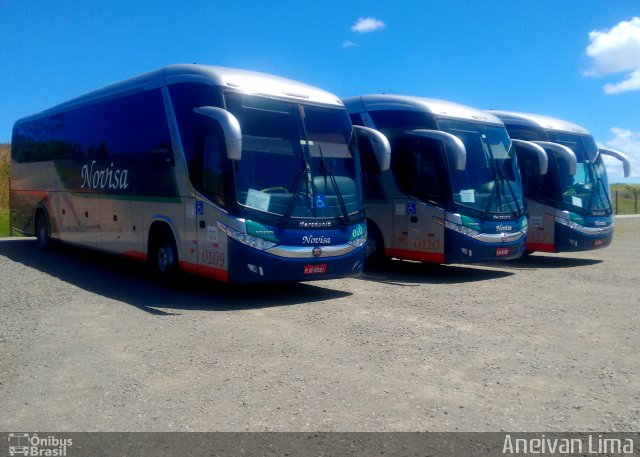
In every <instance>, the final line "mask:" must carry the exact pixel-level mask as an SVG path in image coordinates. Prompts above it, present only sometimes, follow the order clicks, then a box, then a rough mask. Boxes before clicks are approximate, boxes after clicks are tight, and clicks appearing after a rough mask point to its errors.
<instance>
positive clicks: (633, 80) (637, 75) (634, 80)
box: [604, 68, 640, 95]
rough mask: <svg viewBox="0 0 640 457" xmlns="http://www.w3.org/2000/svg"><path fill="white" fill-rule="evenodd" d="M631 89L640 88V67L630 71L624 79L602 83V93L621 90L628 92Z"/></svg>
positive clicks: (620, 91)
mask: <svg viewBox="0 0 640 457" xmlns="http://www.w3.org/2000/svg"><path fill="white" fill-rule="evenodd" d="M633 90H640V68H639V69H638V70H636V71H634V72H633V73H631V74H630V75H629V77H628V78H627V79H625V80H624V81H620V82H619V83H615V84H605V85H604V93H605V94H609V95H615V94H621V93H622V92H630V91H633Z"/></svg>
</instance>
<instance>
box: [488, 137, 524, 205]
mask: <svg viewBox="0 0 640 457" xmlns="http://www.w3.org/2000/svg"><path fill="white" fill-rule="evenodd" d="M511 147H513V145H511ZM491 155H492V157H491V161H492V162H493V169H494V170H495V173H496V176H497V181H498V182H500V184H501V186H500V187H501V188H500V192H499V195H498V198H500V199H502V198H503V196H504V194H505V185H504V184H505V181H506V183H507V185H506V187H507V188H508V189H509V193H510V194H511V196H512V197H513V202H514V203H515V207H516V211H511V212H512V213H514V215H518V214H523V213H524V211H523V208H522V207H521V206H520V203H519V202H518V196H517V195H516V194H515V192H514V191H513V187H511V181H510V180H509V179H507V177H506V176H505V175H504V173H503V172H502V164H501V165H500V166H498V163H497V160H496V159H494V158H493V153H492V154H491ZM491 195H492V197H493V192H492V194H491ZM500 206H502V204H500Z"/></svg>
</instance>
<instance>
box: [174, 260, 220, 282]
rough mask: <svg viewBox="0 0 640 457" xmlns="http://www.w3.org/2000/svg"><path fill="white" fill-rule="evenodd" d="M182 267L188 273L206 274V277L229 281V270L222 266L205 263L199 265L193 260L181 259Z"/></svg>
mask: <svg viewBox="0 0 640 457" xmlns="http://www.w3.org/2000/svg"><path fill="white" fill-rule="evenodd" d="M180 269H181V270H182V271H186V272H188V273H193V274H196V275H200V276H204V277H206V278H212V279H216V280H218V281H224V282H229V271H228V270H222V269H220V268H213V267H207V266H204V265H197V264H195V263H191V262H185V261H184V260H181V261H180Z"/></svg>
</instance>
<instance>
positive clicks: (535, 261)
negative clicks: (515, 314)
mask: <svg viewBox="0 0 640 457" xmlns="http://www.w3.org/2000/svg"><path fill="white" fill-rule="evenodd" d="M598 263H602V260H600V259H582V258H577V257H564V256H563V254H550V255H547V254H531V255H526V256H524V257H521V258H519V259H516V260H509V261H506V262H495V263H491V264H488V265H491V266H495V267H499V268H505V269H508V270H510V269H513V270H535V269H538V268H575V267H588V266H589V265H596V264H598Z"/></svg>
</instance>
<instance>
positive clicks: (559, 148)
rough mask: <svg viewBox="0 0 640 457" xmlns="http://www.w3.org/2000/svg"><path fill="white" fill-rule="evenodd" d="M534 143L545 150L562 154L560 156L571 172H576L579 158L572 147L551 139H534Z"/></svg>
mask: <svg viewBox="0 0 640 457" xmlns="http://www.w3.org/2000/svg"><path fill="white" fill-rule="evenodd" d="M532 143H535V144H537V145H539V146H542V147H543V148H544V149H545V150H547V151H552V152H554V153H555V154H557V155H558V156H560V158H561V159H562V160H564V161H565V162H566V164H567V167H568V169H569V174H570V175H571V176H573V175H575V174H576V168H577V167H578V160H577V159H576V155H575V153H574V152H573V151H572V150H571V149H569V148H568V147H566V146H564V145H562V144H558V143H552V142H550V141H532Z"/></svg>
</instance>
